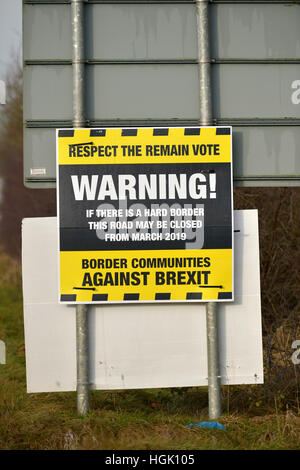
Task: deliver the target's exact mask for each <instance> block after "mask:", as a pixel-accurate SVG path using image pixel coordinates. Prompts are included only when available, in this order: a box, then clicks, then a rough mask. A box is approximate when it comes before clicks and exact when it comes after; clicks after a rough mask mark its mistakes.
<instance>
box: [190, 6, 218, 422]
mask: <svg viewBox="0 0 300 470" xmlns="http://www.w3.org/2000/svg"><path fill="white" fill-rule="evenodd" d="M196 2H197V4H196V7H197V37H198V66H199V91H200V125H201V126H211V125H212V124H213V117H212V90H211V70H210V69H211V65H210V64H211V57H210V37H209V0H196ZM206 330H207V370H208V401H209V417H210V418H211V419H216V418H218V417H219V416H220V414H221V378H220V364H219V341H218V304H217V302H208V303H207V304H206Z"/></svg>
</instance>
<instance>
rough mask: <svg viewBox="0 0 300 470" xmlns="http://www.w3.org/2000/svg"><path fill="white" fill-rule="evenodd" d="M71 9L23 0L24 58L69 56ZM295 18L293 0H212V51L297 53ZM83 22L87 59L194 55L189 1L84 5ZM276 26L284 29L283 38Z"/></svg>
mask: <svg viewBox="0 0 300 470" xmlns="http://www.w3.org/2000/svg"><path fill="white" fill-rule="evenodd" d="M252 3H253V2H252ZM69 10H70V6H69V5H67V4H57V5H55V7H54V6H53V5H51V4H50V5H49V4H45V5H24V30H25V32H26V34H25V35H24V58H25V60H71V58H72V39H71V15H70V11H69ZM299 24H300V9H299V8H297V4H294V5H291V4H288V5H284V4H274V5H267V4H265V5H263V4H262V5H260V4H215V5H212V7H211V35H212V38H213V40H212V44H211V46H212V47H211V48H212V57H213V58H215V59H219V58H221V59H240V58H243V59H266V58H271V59H287V58H290V59H299V58H300V35H299V32H298V29H299ZM86 25H87V47H86V53H87V59H99V60H146V59H150V60H151V59H194V60H195V59H196V58H197V37H196V15H195V5H194V4H192V3H187V4H186V5H184V4H174V5H172V4H162V5H159V4H148V5H147V4H140V5H139V4H135V5H134V4H126V5H124V4H123V5H122V4H118V3H116V4H114V5H109V4H91V5H87V13H86ZM116 31H117V32H118V34H116ZM280 31H288V34H286V37H285V38H284V40H283V39H282V34H278V33H279V32H280ZM37 38H43V41H40V40H37Z"/></svg>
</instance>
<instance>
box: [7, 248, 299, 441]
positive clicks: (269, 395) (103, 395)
mask: <svg viewBox="0 0 300 470" xmlns="http://www.w3.org/2000/svg"><path fill="white" fill-rule="evenodd" d="M0 273H1V274H0V298H1V303H0V338H1V339H3V340H4V341H5V343H6V346H7V364H6V365H0V449H19V450H21V449H35V450H36V449H44V450H46V449H135V450H138V449H154V450H159V449H164V450H166V449H173V450H174V449H184V450H194V449H297V448H298V449H299V447H300V445H299V442H300V439H299V437H300V413H299V401H298V398H299V397H298V385H297V384H296V381H295V378H296V377H297V376H296V373H297V369H296V367H297V366H294V365H293V364H292V362H291V361H290V362H289V365H288V367H289V374H291V377H290V382H289V381H288V380H287V375H288V374H287V373H286V374H285V375H284V380H280V377H277V382H276V380H275V382H274V379H276V374H275V375H270V374H268V373H267V375H266V383H265V384H264V385H255V386H230V387H229V386H227V387H223V410H224V414H223V416H222V417H221V418H220V419H219V422H221V423H222V424H225V426H226V431H221V430H207V429H201V428H189V427H187V424H189V423H190V422H194V423H197V422H199V421H204V420H207V419H208V416H207V414H208V409H207V390H206V389H205V388H196V387H195V388H178V389H157V390H127V391H114V392H108V391H93V392H92V393H91V412H90V414H89V416H88V417H86V418H80V417H78V416H77V410H76V393H74V392H70V393H52V394H50V393H43V394H27V392H26V374H25V346H24V330H23V305H22V289H21V275H20V265H19V263H18V262H16V261H14V260H12V259H11V258H9V257H8V256H7V255H4V254H3V252H2V254H1V255H0ZM285 334H287V331H285V329H284V328H281V329H280V333H278V335H279V336H280V335H281V336H282V337H284V336H285ZM279 336H278V338H279ZM279 363H280V361H279ZM298 367H299V366H298ZM298 374H299V372H298ZM293 379H294V380H293Z"/></svg>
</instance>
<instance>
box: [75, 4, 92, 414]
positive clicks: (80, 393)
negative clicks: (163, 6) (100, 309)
mask: <svg viewBox="0 0 300 470" xmlns="http://www.w3.org/2000/svg"><path fill="white" fill-rule="evenodd" d="M71 14H72V33H73V34H72V35H73V61H72V64H73V127H75V128H76V127H77V128H78V127H85V96H84V92H85V70H84V67H85V51H84V0H71ZM76 359H77V360H76V363H77V411H78V414H79V415H81V416H86V415H87V413H88V412H89V408H90V396H89V393H90V390H89V388H90V384H89V332H88V305H84V304H78V305H76Z"/></svg>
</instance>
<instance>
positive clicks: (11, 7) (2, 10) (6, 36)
mask: <svg viewBox="0 0 300 470" xmlns="http://www.w3.org/2000/svg"><path fill="white" fill-rule="evenodd" d="M21 54H22V0H0V80H5V76H6V73H7V71H8V69H9V66H10V64H11V62H12V61H13V58H14V57H15V56H19V57H20V59H21Z"/></svg>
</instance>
